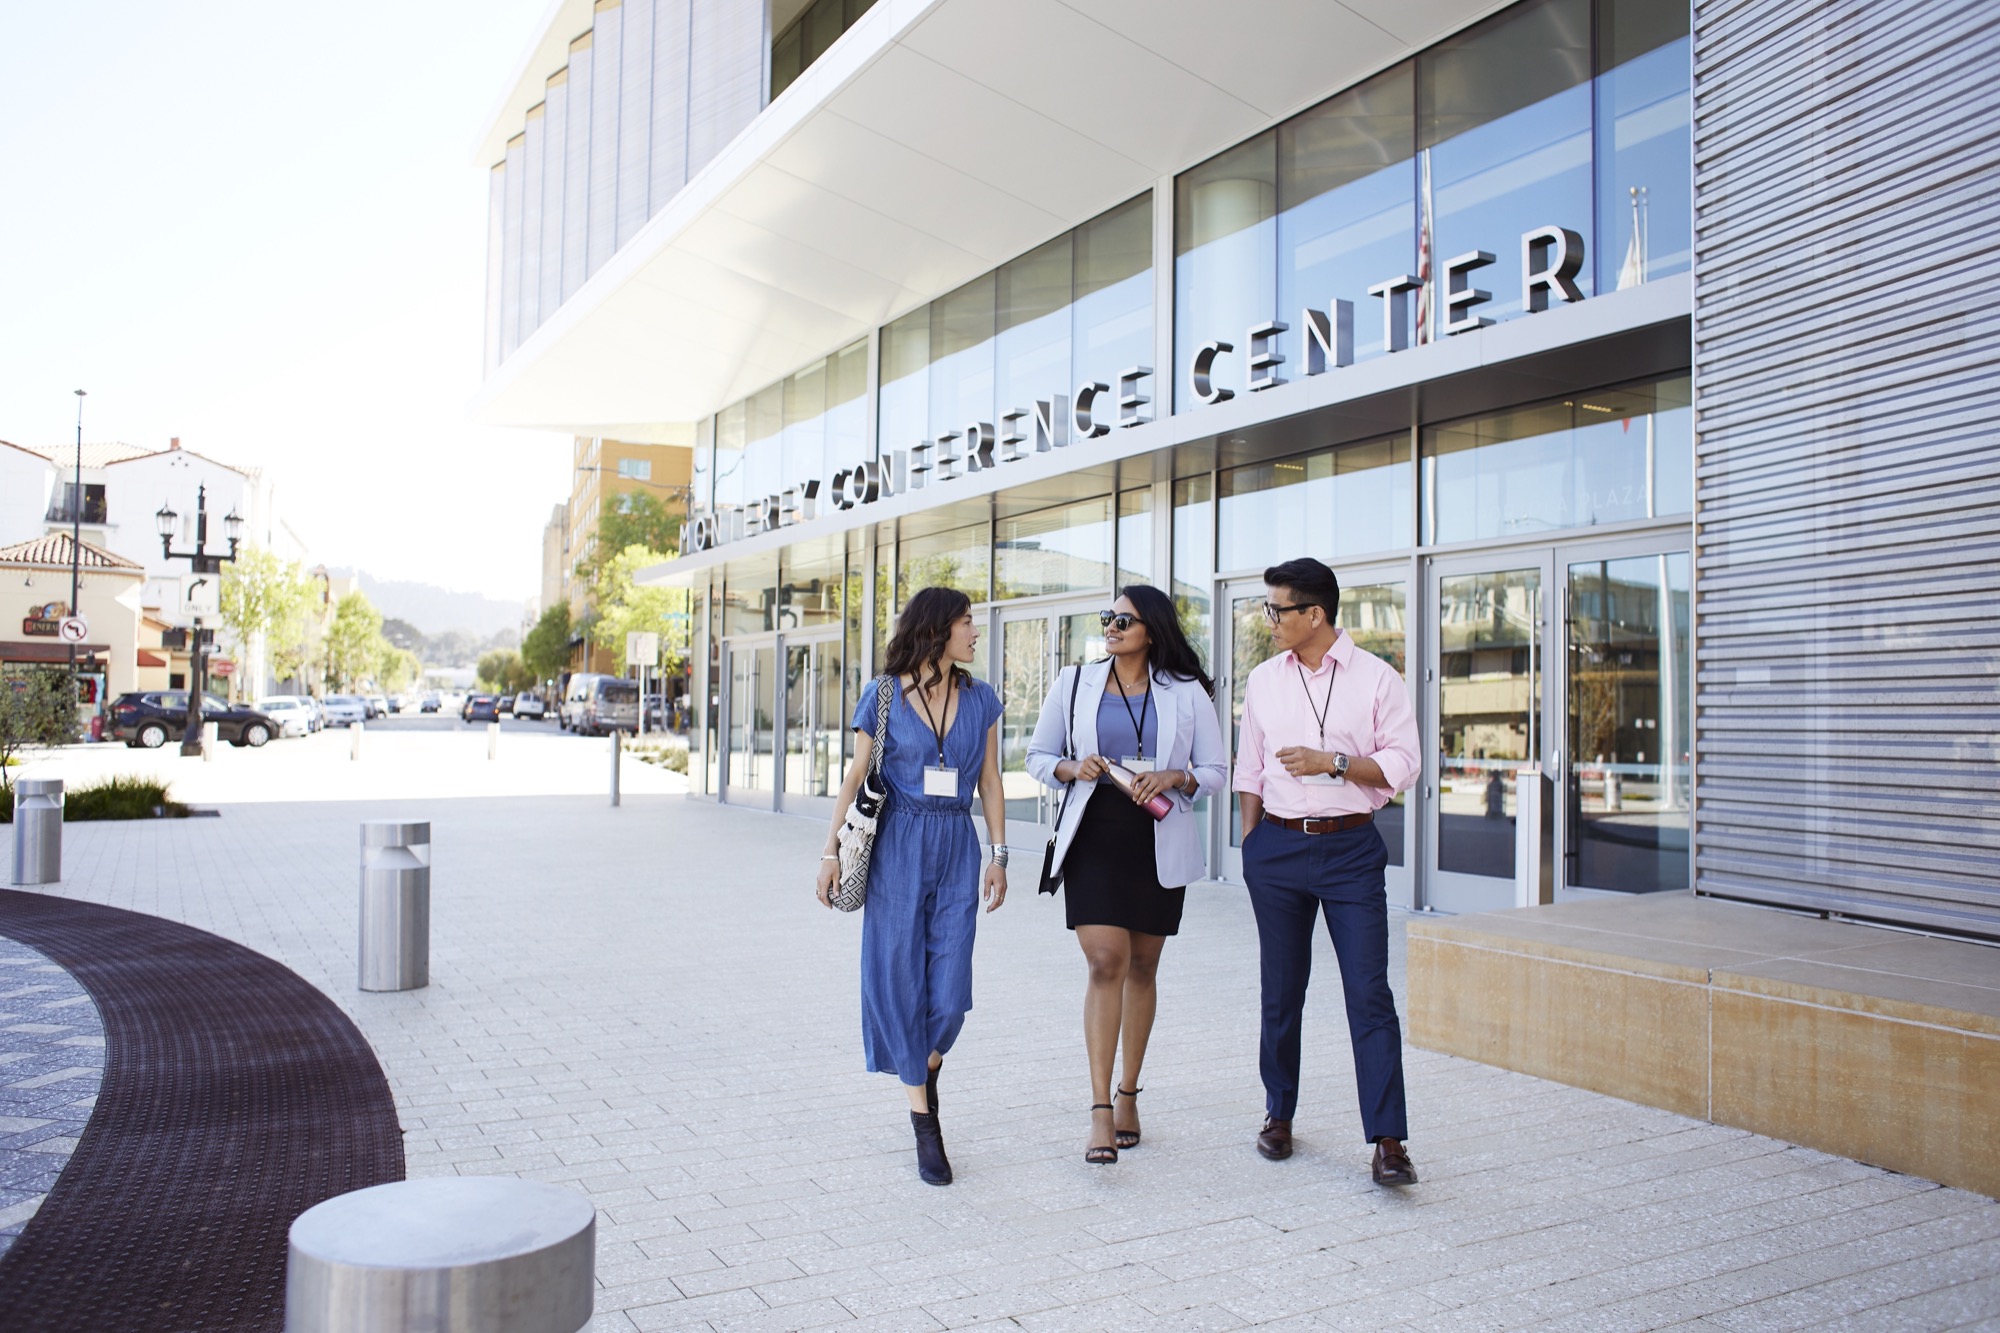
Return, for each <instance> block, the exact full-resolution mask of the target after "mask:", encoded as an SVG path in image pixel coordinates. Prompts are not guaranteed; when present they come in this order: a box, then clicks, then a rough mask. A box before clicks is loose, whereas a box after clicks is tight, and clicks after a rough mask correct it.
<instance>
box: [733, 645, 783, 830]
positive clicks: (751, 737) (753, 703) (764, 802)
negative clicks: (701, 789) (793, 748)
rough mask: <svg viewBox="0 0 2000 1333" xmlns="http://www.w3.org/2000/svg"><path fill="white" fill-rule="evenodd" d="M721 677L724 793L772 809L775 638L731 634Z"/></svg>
mask: <svg viewBox="0 0 2000 1333" xmlns="http://www.w3.org/2000/svg"><path fill="white" fill-rule="evenodd" d="M723 682H724V685H725V688H726V693H727V696H728V697H727V698H725V699H724V700H723V709H724V711H725V713H726V715H727V716H728V718H729V746H728V762H727V765H726V767H725V769H724V772H723V779H722V780H723V799H724V800H725V801H727V802H728V803H729V804H731V805H747V806H755V807H760V808H763V809H767V810H768V809H772V808H774V796H775V793H776V790H777V771H778V764H777V738H778V715H777V708H776V702H777V698H776V696H777V686H778V646H777V641H776V640H775V639H765V640H762V641H758V640H747V641H746V640H737V639H732V640H730V641H729V642H728V643H727V644H726V645H725V646H724V649H723Z"/></svg>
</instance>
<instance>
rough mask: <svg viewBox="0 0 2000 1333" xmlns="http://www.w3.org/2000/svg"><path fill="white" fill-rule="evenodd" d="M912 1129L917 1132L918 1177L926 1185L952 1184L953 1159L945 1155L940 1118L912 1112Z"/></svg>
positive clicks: (920, 1112)
mask: <svg viewBox="0 0 2000 1333" xmlns="http://www.w3.org/2000/svg"><path fill="white" fill-rule="evenodd" d="M910 1127H911V1128H912V1129H914V1130H916V1132H917V1176H918V1177H919V1178H920V1179H921V1180H922V1181H923V1182H924V1184H926V1185H949V1184H951V1159H950V1158H948V1157H946V1156H945V1155H944V1135H943V1134H942V1133H940V1132H939V1131H938V1118H937V1117H936V1116H934V1115H927V1114H925V1113H924V1112H922V1111H912V1112H910Z"/></svg>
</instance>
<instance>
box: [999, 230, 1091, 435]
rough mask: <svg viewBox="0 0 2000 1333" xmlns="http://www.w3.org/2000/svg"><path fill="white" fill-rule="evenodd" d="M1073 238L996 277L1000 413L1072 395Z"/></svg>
mask: <svg viewBox="0 0 2000 1333" xmlns="http://www.w3.org/2000/svg"><path fill="white" fill-rule="evenodd" d="M1071 248H1072V247H1071V243H1070V236H1069V235H1068V234H1064V235H1062V236H1058V237H1056V238H1055V239H1054V240H1053V241H1050V242H1049V243H1048V244H1047V245H1043V246H1040V247H1038V248H1036V249H1033V250H1030V251H1029V252H1028V253H1027V254H1025V255H1022V256H1021V257H1020V258H1019V259H1016V260H1014V261H1013V262H1012V263H1010V264H1003V265H1001V266H1000V270H999V272H998V274H997V275H996V282H997V284H998V285H997V296H996V310H995V316H996V322H997V325H998V328H999V335H998V342H997V343H996V344H995V348H994V377H995V378H994V401H995V402H996V403H1002V404H1005V405H1006V406H1005V407H1002V408H1001V410H1002V411H1005V410H1007V408H1012V407H1026V406H1027V405H1028V404H1030V403H1033V402H1034V401H1036V400H1037V399H1041V398H1048V397H1050V396H1051V395H1053V394H1059V393H1067V392H1069V388H1070V384H1069V326H1070V309H1069V294H1070V268H1071V265H1072V264H1073V262H1074V260H1073V258H1072V255H1071Z"/></svg>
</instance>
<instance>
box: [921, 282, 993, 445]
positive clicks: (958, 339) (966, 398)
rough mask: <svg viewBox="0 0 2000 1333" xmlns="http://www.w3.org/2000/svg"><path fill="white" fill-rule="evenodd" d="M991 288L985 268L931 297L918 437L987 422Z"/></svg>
mask: <svg viewBox="0 0 2000 1333" xmlns="http://www.w3.org/2000/svg"><path fill="white" fill-rule="evenodd" d="M993 291H994V285H993V274H991V273H988V274H987V275H986V276H984V277H981V278H974V279H973V280H972V281H971V282H968V283H966V284H965V285H964V286H963V287H960V288H959V289H958V290H957V291H952V292H946V293H945V294H944V295H943V296H940V297H939V298H938V299H937V300H935V301H933V302H931V307H930V310H931V344H930V351H931V365H930V379H931V392H930V428H929V430H928V431H927V432H925V434H924V435H922V436H919V437H918V439H937V438H939V437H941V436H944V435H949V434H959V433H963V431H964V430H965V427H966V426H967V425H969V424H973V423H977V422H986V423H991V422H992V420H993ZM909 443H912V444H913V443H916V440H911V441H910V442H909ZM897 447H899V448H907V447H908V445H907V444H903V443H901V442H897Z"/></svg>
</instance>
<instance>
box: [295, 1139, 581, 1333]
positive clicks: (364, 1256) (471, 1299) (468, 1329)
mask: <svg viewBox="0 0 2000 1333" xmlns="http://www.w3.org/2000/svg"><path fill="white" fill-rule="evenodd" d="M288 1239H289V1244H288V1246H287V1253H286V1257H285V1333H359V1330H363V1329H369V1330H381V1333H416V1331H417V1330H423V1333H579V1331H580V1330H581V1329H582V1328H583V1327H584V1326H585V1325H586V1324H588V1323H589V1322H590V1317H591V1313H592V1308H593V1306H594V1304H595V1300H596V1286H597V1209H596V1207H595V1206H594V1205H593V1204H592V1203H591V1202H590V1200H589V1199H587V1198H585V1197H584V1196H583V1195H581V1194H578V1193H577V1192H576V1191H574V1190H568V1189H564V1188H563V1187H561V1186H560V1185H547V1184H543V1183H542V1182H540V1181H534V1180H516V1179H514V1178H513V1177H511V1176H505V1177H503V1176H432V1177H428V1178H423V1179H418V1180H399V1181H395V1182H393V1183H391V1184H387V1185H374V1186H370V1187H369V1188H367V1189H358V1190H353V1191H351V1192H349V1193H347V1194H337V1195H335V1196H334V1197H333V1198H331V1199H327V1200H325V1201H323V1202H321V1203H317V1204H314V1205H313V1206H312V1207H311V1208H308V1209H306V1211H305V1212H303V1213H301V1214H299V1216H298V1217H297V1219H295V1220H294V1221H293V1222H292V1226H291V1231H290V1235H289V1237H288Z"/></svg>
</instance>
